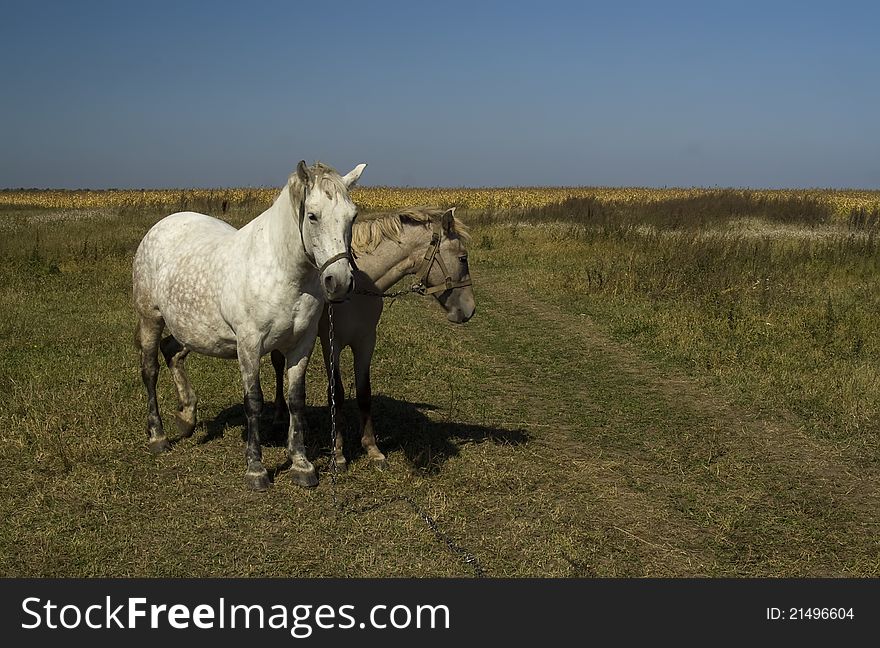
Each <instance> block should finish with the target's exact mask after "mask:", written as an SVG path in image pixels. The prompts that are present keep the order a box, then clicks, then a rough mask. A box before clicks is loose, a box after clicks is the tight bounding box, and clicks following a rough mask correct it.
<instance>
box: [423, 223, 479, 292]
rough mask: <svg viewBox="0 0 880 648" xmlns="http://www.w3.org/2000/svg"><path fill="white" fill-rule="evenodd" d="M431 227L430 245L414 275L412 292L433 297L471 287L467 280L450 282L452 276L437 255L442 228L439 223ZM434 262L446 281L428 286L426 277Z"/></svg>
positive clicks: (441, 238) (441, 237)
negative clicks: (437, 294) (432, 231)
mask: <svg viewBox="0 0 880 648" xmlns="http://www.w3.org/2000/svg"><path fill="white" fill-rule="evenodd" d="M433 225H434V228H433V229H434V233H433V235H432V236H431V243H430V244H429V245H428V249H427V251H426V252H425V256H424V258H423V259H422V263H421V267H420V269H419V271H418V273H417V274H416V281H415V283H414V284H413V285H412V291H413V292H417V293H419V294H420V295H433V294H436V293H441V292H446V291H447V290H452V289H453V288H464V287H465V286H472V285H473V282H472V281H471V280H470V279H469V278H468V279H465V280H463V281H453V280H452V275H451V274H450V273H449V271H448V270H447V269H446V264H445V263H443V257H441V256H440V255H439V254H438V252H439V251H440V243H441V241H442V240H443V226H442V225H441V224H440V222H439V221H434V224H433ZM435 261H436V262H437V264H438V265H439V266H440V271H441V272H442V273H443V276H444V277H445V279H446V280H445V281H444V282H443V283H442V284H438V285H436V286H428V275H429V274H430V273H431V266H433V265H434V262H435Z"/></svg>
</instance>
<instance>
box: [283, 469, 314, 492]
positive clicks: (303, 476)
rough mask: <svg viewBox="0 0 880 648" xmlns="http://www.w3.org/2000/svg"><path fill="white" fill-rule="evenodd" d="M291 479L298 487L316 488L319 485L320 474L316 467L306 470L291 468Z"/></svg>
mask: <svg viewBox="0 0 880 648" xmlns="http://www.w3.org/2000/svg"><path fill="white" fill-rule="evenodd" d="M290 479H291V480H292V481H293V483H294V484H296V485H297V486H304V487H305V488H314V487H315V486H317V485H318V473H317V471H316V470H315V468H314V467H312V468H311V469H305V470H303V469H301V468H299V469H298V468H296V467H294V468H291V470H290Z"/></svg>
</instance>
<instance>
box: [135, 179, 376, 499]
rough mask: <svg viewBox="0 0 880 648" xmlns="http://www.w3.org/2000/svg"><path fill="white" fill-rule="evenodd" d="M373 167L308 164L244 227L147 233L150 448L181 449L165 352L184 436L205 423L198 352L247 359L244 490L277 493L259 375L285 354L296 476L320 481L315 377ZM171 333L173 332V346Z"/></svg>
mask: <svg viewBox="0 0 880 648" xmlns="http://www.w3.org/2000/svg"><path fill="white" fill-rule="evenodd" d="M365 166H366V165H365V164H360V165H358V166H357V167H355V168H354V169H353V170H352V171H351V172H350V173H348V174H347V175H345V176H340V175H339V174H338V173H336V171H334V170H333V169H331V168H330V167H328V166H326V165H323V164H321V163H316V164H315V165H314V166H312V167H307V166H306V164H305V162H300V163H299V165H297V168H296V172H295V173H293V174H292V175H291V176H290V179H289V180H288V182H287V186H286V187H284V189H282V190H281V193H280V194H279V195H278V198H276V199H275V202H274V203H273V204H272V206H271V207H269V209H267V210H266V211H265V212H263V213H262V214H260V215H259V216H257V217H256V218H255V219H254V220H252V221H251V222H250V223H248V224H247V225H245V226H244V227H242V228H241V229H240V230H236V229H235V228H234V227H232V226H231V225H229V224H227V223H225V222H223V221H220V220H217V219H215V218H211V217H210V216H205V215H203V214H197V213H193V212H180V213H177V214H172V215H170V216H167V217H166V218H164V219H162V220H161V221H159V222H158V223H156V225H154V226H153V227H152V228H151V229H150V231H149V232H147V234H146V236H144V238H143V240H142V241H141V243H140V245H139V246H138V249H137V253H136V254H135V257H134V266H133V269H132V287H133V291H132V292H133V301H134V307H135V310H136V312H137V315H138V323H137V328H136V330H135V343H136V344H137V345H138V347H139V348H140V350H141V377H142V378H143V381H144V385H145V386H146V389H147V399H148V418H147V434H148V435H149V446H150V450H151V451H153V452H155V453H158V452H162V451H165V450H168V449H169V448H170V447H171V446H170V444H169V442H168V439H167V438H166V436H165V432H164V430H163V427H162V419H161V417H160V416H159V407H158V403H157V400H156V380H157V376H158V373H159V363H158V355H157V352H158V351H159V349H160V348H161V351H162V354H163V355H164V356H165V360H166V362H167V363H168V368H169V369H170V370H171V376H172V378H173V379H174V384H175V386H176V388H177V394H178V399H179V408H178V412H177V424H178V427H179V429H180V431H181V433H182V434H183V435H185V436H186V435H189V434H192V431H193V428H194V426H195V421H196V397H195V393H194V392H193V390H192V387H191V386H190V384H189V380H188V378H187V376H186V372H185V369H184V359H185V358H186V356H187V354H188V353H189V352H190V351H196V352H198V353H203V354H205V355H210V356H215V357H220V358H235V357H237V358H238V363H239V367H240V369H241V377H242V381H243V383H244V406H245V412H246V414H247V449H246V450H245V461H246V462H247V471H246V472H245V482H246V483H247V485H248V486H249V487H250V488H251V489H253V490H265V489H266V488H268V486H269V475H268V473H267V471H266V468H265V467H264V466H263V462H262V450H261V448H260V430H259V423H260V413H261V411H262V408H263V393H262V390H261V388H260V373H259V367H260V357H261V356H262V355H263V354H265V353H268V352H269V351H271V350H273V349H278V350H280V351H281V352H282V353H283V354H284V356H285V360H286V364H287V377H288V381H289V389H288V393H287V405H288V408H289V411H290V428H289V432H288V441H287V451H288V454H289V456H290V462H291V471H290V472H291V476H292V479H293V481H294V482H295V483H297V484H300V485H303V486H315V485H316V484H317V483H318V477H317V474H316V472H315V468H314V466H313V465H312V464H311V463H310V462H309V460H308V459H307V458H306V454H305V446H304V444H303V434H304V432H305V416H304V407H305V370H306V366H307V364H308V361H309V356H310V355H311V352H312V349H313V347H314V345H315V338H316V336H317V333H318V321H319V320H320V318H321V312H322V308H323V306H324V301H325V299H326V300H330V301H336V300H340V299H342V298H344V297H346V295H348V293H349V292H350V291H351V289H352V286H353V277H352V269H351V265H350V262H349V261H350V247H351V228H352V222H353V221H354V218H355V216H356V215H357V209H356V207H355V205H354V203H353V202H352V200H351V198H350V197H349V195H348V190H349V189H350V188H351V187H352V185H354V183H355V182H356V181H357V179H358V178H359V177H360V175H361V173H362V172H363V170H364V167H365ZM165 328H167V329H168V331H169V333H170V335H169V336H167V337H165V338H164V339H162V332H163V330H164V329H165ZM160 340H161V342H160Z"/></svg>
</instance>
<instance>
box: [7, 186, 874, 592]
mask: <svg viewBox="0 0 880 648" xmlns="http://www.w3.org/2000/svg"><path fill="white" fill-rule="evenodd" d="M765 202H766V201H765ZM753 203H754V204H753ZM731 205H733V206H735V207H736V209H731V208H730V207H731ZM585 206H586V212H585V211H584V210H583V209H582V208H583V207H585ZM813 207H814V206H811V205H810V204H806V203H804V204H800V205H787V204H786V205H774V204H769V205H768V204H763V203H760V204H758V203H755V201H753V202H749V200H745V199H743V200H741V199H740V198H735V197H726V198H723V199H722V200H719V202H718V203H717V204H713V203H712V202H711V201H709V202H703V203H701V204H699V205H682V204H677V205H666V207H663V206H659V207H658V206H653V207H650V208H649V207H647V206H644V208H643V209H641V208H640V207H639V206H638V205H633V206H630V207H629V209H630V211H628V212H626V213H623V212H617V213H613V214H612V213H605V212H603V214H600V215H597V214H596V212H595V209H594V208H595V205H591V204H589V203H588V202H585V203H569V204H567V205H566V206H564V207H562V208H556V207H553V208H548V209H547V210H544V211H541V212H532V213H527V214H505V215H503V216H497V217H492V216H491V215H483V214H478V213H472V214H470V215H469V216H470V219H469V220H470V222H471V223H473V225H474V227H473V234H474V236H473V244H472V251H471V267H472V271H473V273H474V283H475V290H476V295H477V305H478V310H477V314H476V316H475V318H474V319H473V320H472V321H471V322H469V323H468V324H466V325H463V326H454V325H452V324H450V323H448V322H447V321H446V320H445V317H444V316H443V314H442V312H441V311H440V309H439V307H437V306H436V304H433V303H431V302H430V301H429V300H426V299H420V298H416V297H410V298H406V299H401V300H397V301H396V302H394V303H393V304H392V305H389V306H387V307H386V312H385V314H384V315H383V321H382V325H381V327H380V339H379V344H378V349H377V353H376V357H375V359H374V363H373V371H374V373H373V385H374V391H375V392H376V398H375V416H376V426H377V433H378V435H379V437H380V447H381V448H382V449H383V450H384V451H385V452H386V454H387V455H388V457H389V460H390V468H389V470H388V471H386V472H384V473H379V472H375V471H373V470H372V469H370V467H369V465H368V462H367V460H366V459H365V458H364V457H363V456H362V454H361V453H360V452H359V443H358V442H357V441H356V440H355V439H354V438H353V437H352V438H351V439H350V440H349V443H348V445H347V454H348V455H349V456H350V457H352V456H353V457H355V461H354V462H353V463H352V466H351V468H350V469H349V471H348V472H347V473H345V474H343V475H341V476H340V477H339V478H338V479H337V480H336V483H335V486H334V485H333V484H332V482H331V480H330V479H329V475H328V474H327V472H326V468H327V459H328V447H329V436H330V432H329V417H328V415H327V412H326V408H325V407H324V404H323V403H324V394H325V385H324V382H323V380H322V373H323V371H322V368H321V367H320V362H319V361H318V360H319V358H317V357H316V358H314V359H313V362H312V364H311V366H310V368H309V375H308V383H307V388H308V400H309V410H308V420H309V423H310V425H311V434H310V436H309V437H308V438H307V446H308V450H309V456H310V457H311V458H313V460H314V461H315V462H316V463H317V465H318V467H319V470H320V471H321V484H320V485H319V486H318V488H316V489H314V490H304V489H301V488H298V487H296V486H294V485H292V484H291V483H290V482H289V481H288V480H287V479H286V478H285V475H284V473H283V472H280V473H279V474H278V475H277V476H276V479H275V484H274V485H273V487H272V488H271V489H270V490H269V491H268V492H267V493H264V494H255V493H250V492H248V491H247V490H246V489H245V488H244V483H243V471H244V464H243V452H244V444H243V441H242V433H243V429H244V415H243V410H242V407H241V386H240V378H239V376H238V369H237V367H236V366H235V364H234V363H232V362H227V361H221V360H215V359H209V358H202V357H194V356H193V357H191V358H190V360H189V361H188V364H189V367H190V375H191V378H192V380H193V383H194V385H195V388H196V390H197V392H198V394H199V397H200V405H199V416H200V421H201V422H200V424H199V426H198V427H197V429H196V433H195V435H194V436H193V437H192V438H190V439H187V440H183V441H181V442H179V443H177V444H176V445H175V447H174V450H173V451H172V452H171V453H169V454H167V455H165V456H161V457H152V456H151V455H150V454H149V453H148V452H147V449H146V436H145V433H144V425H145V420H146V399H145V396H144V393H143V387H142V385H141V383H140V377H139V372H138V367H137V356H136V352H135V349H134V347H133V346H132V344H131V334H132V330H133V324H134V317H133V313H132V310H131V308H130V305H129V291H130V277H129V272H130V260H131V256H132V254H133V252H134V249H135V247H136V245H137V243H138V241H139V240H140V238H141V237H142V236H143V234H144V233H145V232H146V230H147V229H148V228H149V226H150V224H151V223H152V222H155V220H157V219H158V218H159V217H160V216H161V215H160V214H158V213H132V212H126V213H123V214H119V213H116V212H112V211H107V212H82V213H78V212H37V211H27V210H24V211H17V210H6V211H5V212H4V213H3V214H0V228H2V230H0V231H2V234H3V236H2V238H0V309H2V310H0V312H2V313H3V315H2V317H0V398H2V400H0V402H2V405H0V429H2V430H3V435H2V445H0V467H2V468H3V471H4V475H5V479H4V480H3V482H2V485H0V515H2V516H3V518H4V520H6V523H5V525H4V526H3V527H2V530H0V574H2V575H4V576H258V575H262V576H470V575H472V574H473V570H472V569H471V568H470V567H469V566H468V565H466V564H464V563H463V562H462V561H461V560H460V558H459V557H458V556H456V555H454V554H452V553H451V552H449V551H448V550H447V549H446V547H445V546H444V545H443V544H442V543H440V542H438V540H437V538H436V537H435V536H434V535H433V533H432V532H431V531H430V529H429V528H428V527H427V526H426V525H425V523H424V521H423V520H422V519H421V518H420V517H419V516H418V515H416V514H415V513H414V512H413V511H412V510H411V509H410V508H409V507H408V506H407V505H406V504H405V503H403V502H394V501H393V500H394V498H395V497H397V496H398V495H407V496H410V497H412V498H413V499H414V500H415V501H416V502H417V503H418V504H419V505H420V506H421V507H422V508H423V509H424V510H425V511H426V512H428V513H429V514H430V515H432V516H433V517H434V518H435V519H436V521H437V523H438V525H439V526H440V528H441V529H442V530H443V531H444V532H445V533H447V534H448V535H449V536H450V538H452V539H453V540H454V541H455V542H456V543H457V544H459V545H461V546H462V547H464V548H465V549H466V550H467V551H469V552H471V553H473V554H474V555H476V556H477V558H478V559H479V560H480V563H481V565H482V566H483V567H484V568H485V569H486V572H487V574H488V575H490V576H513V577H525V576H563V577H566V576H646V575H648V576H686V575H701V576H764V575H770V576H799V575H812V576H815V575H828V576H842V575H855V576H876V575H877V574H878V573H880V559H878V556H880V551H878V549H880V547H878V540H877V538H878V533H877V532H878V528H877V512H878V510H880V509H878V506H877V504H878V502H877V493H876V488H875V486H876V483H877V481H876V478H877V460H878V451H877V410H876V403H877V402H880V401H878V396H880V394H878V389H880V384H878V380H877V374H876V367H877V360H878V357H877V354H878V348H877V344H878V342H877V340H878V336H877V330H876V324H875V319H876V318H875V317H873V316H872V314H875V313H876V312H877V306H878V304H877V300H878V294H880V291H878V290H877V288H878V286H877V277H878V273H877V270H878V267H877V265H878V254H877V249H876V240H875V235H874V234H873V233H872V232H873V231H874V230H873V227H874V226H873V225H872V224H871V222H870V219H868V218H866V219H864V221H865V222H863V223H862V224H861V225H858V224H856V225H852V224H850V223H847V222H840V223H837V222H835V221H833V219H829V218H827V217H826V216H825V215H823V213H822V212H821V208H820V207H815V210H814V211H812V212H810V213H808V214H807V215H806V216H805V217H804V219H803V220H802V221H800V220H798V218H797V213H798V210H799V209H802V210H804V209H805V210H807V211H809V210H811V209H813ZM621 209H622V208H621ZM640 209H641V211H640ZM774 210H775V212H774ZM697 213H698V214H701V215H700V216H699V222H698V223H697V224H694V222H693V219H691V216H689V214H690V215H693V214H697ZM773 213H776V214H777V216H775V217H774V216H773V215H772V214H773ZM640 214H641V216H640ZM779 214H787V215H785V216H782V215H779ZM252 215H253V214H251V213H250V212H248V211H247V209H242V210H240V211H233V212H232V213H230V214H227V217H228V218H230V220H232V221H233V222H235V223H237V224H240V223H241V222H244V221H246V220H247V219H248V218H249V217H251V216H252ZM768 322H769V324H768ZM316 355H317V354H316ZM345 362H346V364H345V365H344V370H345V375H346V380H345V384H346V387H347V390H348V392H349V393H351V391H352V388H351V378H350V376H351V371H350V366H349V364H348V363H349V362H350V361H349V360H348V359H346V360H345ZM263 381H264V382H263V385H264V392H266V394H267V396H268V395H270V394H271V391H272V390H271V384H272V383H271V372H270V370H269V367H268V362H267V363H266V367H265V369H264V374H263ZM160 404H161V407H162V411H163V414H164V416H165V419H166V422H169V423H170V420H171V415H172V414H173V411H174V407H175V403H174V398H173V388H172V386H171V384H170V379H169V376H168V375H167V371H163V372H162V373H161V374H160ZM267 409H270V408H268V407H267ZM344 417H345V418H346V419H347V420H348V421H349V422H350V423H351V424H354V422H355V420H356V417H355V413H354V408H353V407H352V404H351V403H349V407H347V408H346V412H345V413H344ZM270 419H271V411H267V412H266V417H265V420H266V421H267V423H268V421H269V420H270ZM283 446H284V440H283V438H281V435H280V434H279V433H276V434H275V436H273V437H272V438H271V439H270V440H269V442H268V444H267V447H266V449H265V456H266V459H267V465H268V466H269V467H270V469H271V468H272V467H275V466H279V465H281V464H282V463H283V460H284V449H283ZM389 502H390V503H389ZM339 504H341V505H342V506H343V508H344V511H345V512H344V513H342V514H340V513H339V511H338V509H337V508H336V506H337V505H339ZM373 505H376V507H375V508H373ZM368 508H369V509H370V510H364V509H368Z"/></svg>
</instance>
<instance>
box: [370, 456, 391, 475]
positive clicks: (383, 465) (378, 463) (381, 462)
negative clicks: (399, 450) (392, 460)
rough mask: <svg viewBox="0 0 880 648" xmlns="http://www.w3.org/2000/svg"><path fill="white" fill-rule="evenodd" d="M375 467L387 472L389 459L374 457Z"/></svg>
mask: <svg viewBox="0 0 880 648" xmlns="http://www.w3.org/2000/svg"><path fill="white" fill-rule="evenodd" d="M371 461H372V463H373V468H375V469H376V470H378V471H379V472H385V471H386V470H388V460H387V459H386V458H385V457H382V458H381V459H372V460H371Z"/></svg>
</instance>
